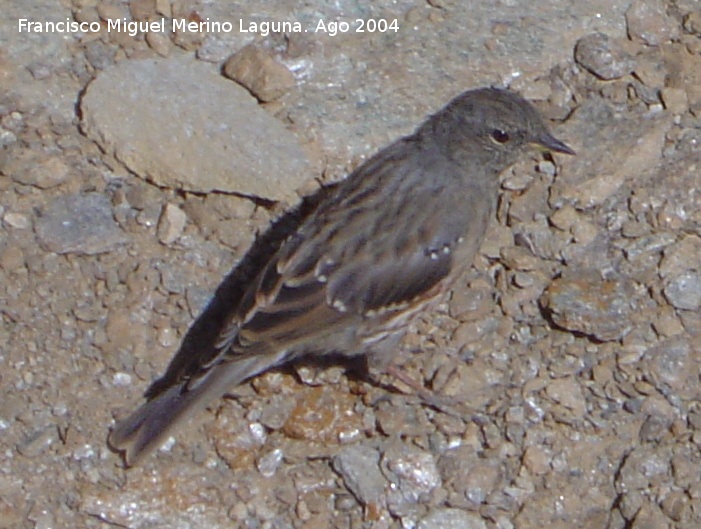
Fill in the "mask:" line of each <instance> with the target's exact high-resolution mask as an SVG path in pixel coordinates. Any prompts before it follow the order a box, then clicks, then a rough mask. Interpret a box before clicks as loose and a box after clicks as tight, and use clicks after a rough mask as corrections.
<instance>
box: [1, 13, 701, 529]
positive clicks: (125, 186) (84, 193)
mask: <svg viewBox="0 0 701 529" xmlns="http://www.w3.org/2000/svg"><path fill="white" fill-rule="evenodd" d="M368 3H369V2H368ZM224 4H226V6H225V5H224ZM285 4H288V3H287V2H278V1H274V0H267V1H264V2H258V3H257V5H256V8H255V11H254V10H253V8H252V7H250V6H249V5H248V4H243V3H241V4H240V5H237V4H236V3H235V2H226V3H224V2H222V3H215V2H206V1H204V0H203V1H201V2H199V3H198V2H190V1H189V0H182V1H181V0H177V1H175V2H169V1H168V0H132V1H130V2H128V1H119V0H115V1H112V2H109V1H98V0H72V1H71V0H36V1H29V0H21V1H18V2H12V3H11V5H10V6H5V8H4V10H5V11H6V12H5V13H4V14H5V17H4V20H3V21H2V26H0V49H2V53H1V54H0V87H1V88H2V90H0V144H1V145H2V150H1V151H0V173H1V175H2V176H0V220H1V221H2V222H1V225H2V227H1V230H2V236H1V237H0V292H1V293H0V366H1V367H2V371H0V373H2V374H1V376H0V387H1V388H2V395H3V398H2V400H1V401H0V442H1V443H2V444H1V446H2V448H3V449H2V450H1V451H0V527H8V528H10V527H11V528H15V527H18V528H20V527H21V528H35V527H36V528H42V529H44V528H51V527H106V526H116V527H129V528H134V529H145V528H156V527H158V528H189V527H192V528H195V527H198V528H199V527H208V528H210V527H242V528H250V529H254V528H270V529H273V528H276V529H278V528H279V529H282V528H288V527H289V528H291V527H294V528H300V529H301V528H304V529H315V528H326V527H331V528H338V529H350V528H353V529H357V528H361V527H373V528H375V527H376V528H394V527H397V528H403V529H411V528H421V529H428V528H439V529H443V528H445V529H447V528H458V527H460V528H469V529H487V528H488V529H512V528H513V529H532V528H539V527H551V528H565V527H566V528H573V527H577V528H586V529H595V528H596V529H598V528H606V529H653V528H654V529H664V528H668V529H691V528H697V527H699V526H701V452H700V451H699V448H700V445H701V408H700V406H699V397H700V396H701V389H699V373H700V371H699V370H700V368H701V365H700V361H701V355H700V350H699V345H698V344H699V343H701V340H700V337H701V312H700V309H701V192H700V191H699V189H700V188H701V185H700V184H701V176H699V175H700V171H701V151H699V141H701V10H699V5H698V3H697V2H695V1H693V0H679V1H672V0H669V1H666V2H665V1H663V0H634V1H633V2H632V3H631V2H630V1H628V0H626V1H621V0H619V1H617V2H613V3H612V2H601V3H597V2H576V3H572V2H568V1H566V0H551V1H550V2H547V3H546V2H540V3H539V6H538V9H537V10H533V9H532V6H530V5H529V4H528V3H524V4H523V5H520V3H519V2H506V1H504V2H482V3H477V5H463V4H468V3H467V2H465V3H463V2H459V1H457V0H456V1H452V0H445V1H443V0H439V1H436V0H432V1H429V2H428V3H424V2H422V1H421V0H399V1H393V2H390V1H381V2H373V7H368V6H362V5H360V3H358V2H346V1H344V0H341V1H339V2H334V3H325V2H317V1H313V0H312V1H310V2H305V3H304V7H300V8H295V9H294V10H292V11H291V10H290V8H289V7H286V6H285ZM164 17H165V19H166V20H170V19H171V18H175V19H183V18H184V19H186V20H188V21H191V22H193V21H194V22H199V21H206V20H207V19H210V20H211V21H219V22H222V21H232V22H233V24H234V27H235V28H236V29H235V30H234V31H232V32H231V33H228V34H221V33H219V34H217V33H206V32H203V33H201V32H194V33H191V32H184V31H176V32H171V31H169V30H168V28H165V29H163V30H162V31H158V32H156V31H154V32H148V33H144V32H138V33H137V34H135V35H134V36H130V35H129V34H128V33H126V32H116V31H111V32H110V31H107V27H108V21H109V20H117V19H126V20H127V21H146V20H152V21H155V20H160V19H162V18H164ZM20 18H26V19H29V20H32V21H41V22H44V21H55V22H56V21H58V22H60V21H66V20H67V19H68V20H70V21H78V22H86V23H91V22H92V23H95V24H97V25H98V27H99V28H101V29H100V31H97V32H85V33H81V32H79V31H77V32H68V33H56V32H54V33H36V32H33V33H27V32H26V31H25V32H20V31H19V27H18V20H19V19H20ZM239 18H241V19H242V20H243V21H244V25H246V26H247V27H249V26H248V24H249V23H250V22H254V23H261V22H266V21H277V22H279V21H289V22H299V23H300V25H301V26H302V28H312V29H313V28H315V27H317V23H318V20H319V19H322V20H324V21H326V22H329V21H348V22H349V23H350V24H351V26H350V27H351V28H355V27H356V25H354V24H355V23H354V22H353V21H354V20H356V19H358V18H360V19H365V20H367V19H387V20H390V21H391V20H393V19H395V18H396V19H397V26H398V31H396V32H394V31H388V32H375V33H368V32H366V33H356V32H354V31H353V30H352V29H351V31H348V32H347V33H339V34H337V35H335V36H332V35H330V34H328V33H323V32H314V31H311V30H310V31H309V32H306V33H304V32H303V33H288V34H284V35H282V34H275V33H272V34H270V35H267V36H266V35H262V34H261V33H258V34H254V33H251V32H248V33H244V32H241V31H239V29H238V28H239V22H238V21H239ZM259 27H260V26H259ZM486 84H495V85H500V86H509V87H511V88H513V89H515V90H518V91H519V92H521V93H522V94H523V95H525V96H526V97H528V98H530V99H532V100H534V101H535V102H536V103H537V105H538V106H539V108H540V109H541V111H542V112H543V113H544V115H545V116H547V117H548V119H550V120H551V123H552V127H553V129H554V130H555V131H556V134H557V135H558V136H559V137H561V138H562V139H563V140H565V141H566V142H567V143H568V144H570V145H571V146H572V147H573V148H574V149H575V150H576V151H577V153H578V154H577V156H576V157H571V158H570V157H563V156H559V155H558V156H557V157H556V159H554V160H553V159H544V158H540V157H537V156H535V155H534V157H533V158H532V159H530V160H526V161H524V162H523V163H520V164H519V165H518V166H516V167H514V168H513V169H512V170H510V171H508V172H507V174H505V175H504V177H503V185H502V188H503V190H502V196H501V199H500V205H499V211H498V215H497V218H495V219H494V220H493V223H492V226H491V228H490V232H489V236H488V239H487V241H486V242H485V244H484V245H483V247H482V250H481V252H480V255H479V256H478V258H477V260H476V262H475V266H474V268H473V270H472V271H471V272H470V273H469V274H468V275H467V276H466V277H465V278H464V279H463V280H462V281H461V284H460V286H459V287H458V288H456V289H455V291H454V292H453V293H452V297H451V299H450V300H449V301H448V302H447V303H446V304H444V305H443V306H441V307H440V308H439V310H438V311H437V312H436V313H434V314H426V315H425V316H424V317H423V318H422V320H421V321H420V322H419V324H418V325H416V326H415V328H413V329H412V332H411V333H410V334H409V336H408V337H407V339H406V341H405V343H404V346H403V348H402V351H401V355H400V358H401V360H400V361H401V362H402V363H403V364H404V366H405V367H406V369H407V370H408V371H409V372H410V373H411V374H412V375H413V376H414V377H416V378H417V379H419V380H421V381H422V382H423V383H424V384H425V385H426V386H427V387H428V388H430V389H431V390H432V391H433V392H435V393H436V394H438V395H444V396H447V397H450V398H452V399H454V400H455V401H458V402H461V403H464V405H460V406H458V411H459V413H457V414H455V413H444V412H440V411H436V410H433V409H431V408H427V407H426V406H424V405H422V404H421V403H420V402H419V401H417V398H416V397H415V396H414V395H413V394H412V392H411V390H408V389H407V388H404V387H403V386H402V385H401V383H400V382H397V381H394V380H391V379H387V385H388V387H387V388H382V387H376V386H373V385H371V384H369V383H367V382H365V381H363V380H359V379H358V378H357V377H354V376H353V375H352V373H351V374H348V373H346V371H345V370H344V369H342V368H340V367H330V368H328V369H325V370H321V371H319V370H315V369H312V368H309V367H298V368H297V369H292V370H287V371H281V372H275V373H269V374H266V375H263V376H260V377H258V378H257V379H255V380H253V381H252V382H250V383H249V384H246V385H244V386H242V387H240V388H235V389H234V390H233V395H232V398H227V399H223V400H221V401H220V402H217V403H215V404H214V405H213V406H212V407H211V408H210V409H209V410H208V411H207V412H205V413H203V414H202V416H201V417H199V418H198V419H197V420H195V421H194V422H193V423H192V424H191V426H190V427H189V428H187V429H184V430H183V431H181V432H180V433H179V434H178V435H177V439H171V440H169V441H168V442H167V443H166V445H165V446H164V447H163V448H162V449H161V450H160V451H159V452H158V453H157V454H155V455H154V456H153V457H151V458H149V459H148V460H147V461H145V463H144V464H143V465H142V466H139V467H136V468H133V469H129V470H125V469H124V468H123V465H122V463H121V461H120V459H119V457H118V456H117V455H116V454H114V453H113V452H111V451H110V450H109V449H108V448H107V446H106V436H107V433H108V431H109V428H110V426H111V425H113V424H114V420H115V419H116V418H119V417H122V416H124V415H125V414H126V413H128V412H129V411H130V410H131V409H133V408H134V407H135V406H136V405H137V404H138V403H139V402H140V398H141V395H142V394H143V392H144V391H145V390H146V388H147V387H148V386H149V384H150V383H151V382H152V381H153V380H155V379H156V378H157V377H158V376H160V375H161V374H163V372H164V370H165V368H166V367H167V365H168V362H169V360H170V359H171V358H172V357H173V355H174V354H175V353H176V352H177V351H178V350H179V348H180V347H181V341H182V340H183V338H184V337H185V336H186V334H187V333H188V329H190V328H191V325H192V324H193V322H195V321H197V318H198V316H199V315H200V314H201V313H202V311H203V309H204V308H205V307H206V306H207V303H208V302H209V300H210V299H211V297H212V295H213V294H214V292H215V291H216V290H217V287H218V286H219V285H220V283H221V282H222V280H223V278H224V277H225V276H226V275H227V274H228V272H229V270H231V269H232V267H234V266H235V265H237V263H239V262H240V261H241V259H242V258H243V256H244V255H245V254H246V251H247V250H248V248H249V246H250V245H251V243H252V242H253V241H254V240H255V238H256V235H257V234H261V233H264V232H265V230H266V229H267V228H268V226H269V225H270V223H271V222H272V221H273V220H275V219H277V218H279V217H280V215H281V214H282V213H283V212H284V211H285V210H286V209H288V208H289V207H291V206H294V205H295V204H296V203H298V202H299V197H300V196H303V195H306V194H309V193H311V192H313V191H314V190H315V189H317V188H318V186H319V184H321V183H324V182H330V181H334V180H337V179H339V178H342V177H343V176H344V175H345V174H347V172H348V171H349V170H350V169H352V168H353V167H354V166H356V165H357V164H358V163H359V162H360V161H361V160H362V159H363V158H365V157H366V156H368V155H370V154H372V153H373V152H374V151H376V150H377V149H378V148H380V147H382V146H383V145H385V144H387V143H388V142H390V141H392V140H393V139H395V138H397V137H398V136H400V135H401V134H404V133H407V132H409V131H411V130H412V129H413V128H414V127H415V126H416V125H417V124H418V123H420V122H421V121H422V120H423V119H424V117H425V116H426V115H427V114H428V113H430V112H431V111H434V110H436V109H438V108H440V107H441V106H442V105H443V104H445V102H447V101H448V100H449V99H450V98H451V97H452V96H454V95H456V94H458V93H460V92H461V91H463V90H465V89H467V88H471V87H475V86H482V85H486ZM242 87H243V88H242ZM221 294H222V291H221V290H220V294H219V298H218V299H219V300H220V301H221V298H222V295H221ZM224 301H226V299H225V298H224ZM199 321H200V322H201V321H202V320H199ZM198 325H199V326H198ZM206 327H207V326H206V324H201V325H200V324H197V325H195V326H194V327H192V329H193V330H190V331H189V334H187V336H188V337H192V336H193V335H196V334H197V333H200V334H202V331H203V329H204V333H203V334H204V335H205V336H206V331H207V328H206ZM188 343H190V342H186V345H187V344H188Z"/></svg>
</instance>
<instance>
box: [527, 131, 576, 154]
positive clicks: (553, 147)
mask: <svg viewBox="0 0 701 529" xmlns="http://www.w3.org/2000/svg"><path fill="white" fill-rule="evenodd" d="M531 145H533V147H535V148H536V149H538V150H539V151H545V152H561V153H562V154H572V155H574V154H577V153H575V152H574V151H573V150H572V149H570V148H569V147H568V146H567V145H566V144H565V143H563V142H561V141H560V140H558V139H557V138H556V137H555V136H552V135H551V134H548V133H545V134H543V135H541V136H540V137H539V138H538V139H537V140H536V141H534V142H532V143H531Z"/></svg>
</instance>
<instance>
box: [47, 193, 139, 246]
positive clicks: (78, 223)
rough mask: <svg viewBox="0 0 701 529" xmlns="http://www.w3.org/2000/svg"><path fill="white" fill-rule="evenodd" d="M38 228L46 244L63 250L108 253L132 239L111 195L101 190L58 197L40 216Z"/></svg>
mask: <svg viewBox="0 0 701 529" xmlns="http://www.w3.org/2000/svg"><path fill="white" fill-rule="evenodd" d="M35 231H36V235H37V240H38V242H39V245H40V246H41V247H42V248H44V249H45V250H47V251H50V252H55V253H60V254H64V253H78V254H87V255H93V254H98V253H104V252H109V251H110V250H113V249H114V248H116V247H117V246H119V245H121V244H125V243H127V242H128V241H129V239H128V237H127V236H126V235H125V234H124V233H123V232H122V230H121V229H120V228H119V226H118V225H117V223H116V222H115V221H114V217H113V216H112V206H111V204H110V201H109V199H108V198H107V197H106V196H105V195H101V194H99V193H86V194H75V195H64V196H60V197H58V198H56V199H54V200H53V201H51V203H50V204H49V205H48V206H47V208H46V210H45V211H44V214H43V215H42V216H41V217H39V218H38V219H37V221H36V224H35Z"/></svg>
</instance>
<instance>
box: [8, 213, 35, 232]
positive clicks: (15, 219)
mask: <svg viewBox="0 0 701 529" xmlns="http://www.w3.org/2000/svg"><path fill="white" fill-rule="evenodd" d="M2 221H3V223H4V224H5V225H7V226H9V227H10V228H15V229H16V230H26V229H27V228H29V227H31V225H32V223H31V221H30V220H29V217H27V215H25V214H24V213H17V212H14V211H7V212H6V213H5V214H4V215H3V216H2Z"/></svg>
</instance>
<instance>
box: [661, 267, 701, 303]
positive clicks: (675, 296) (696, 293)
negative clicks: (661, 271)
mask: <svg viewBox="0 0 701 529" xmlns="http://www.w3.org/2000/svg"><path fill="white" fill-rule="evenodd" d="M664 295H665V297H666V298H667V301H669V302H670V303H671V304H672V305H673V306H674V307H675V308H677V309H683V310H699V309H700V308H701V275H699V272H697V271H696V270H689V271H687V272H684V273H683V274H680V275H678V276H676V277H673V278H671V279H669V280H668V281H667V283H666V284H665V286H664Z"/></svg>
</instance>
